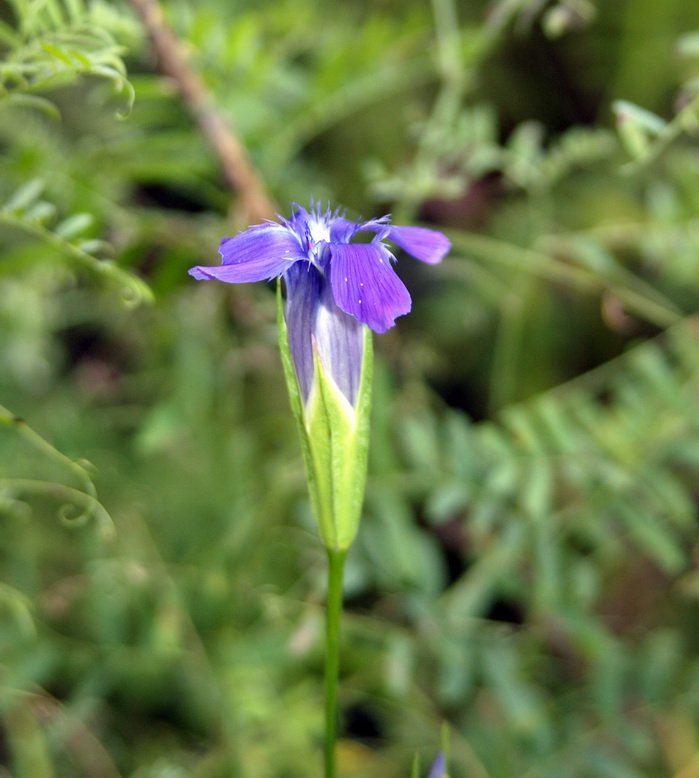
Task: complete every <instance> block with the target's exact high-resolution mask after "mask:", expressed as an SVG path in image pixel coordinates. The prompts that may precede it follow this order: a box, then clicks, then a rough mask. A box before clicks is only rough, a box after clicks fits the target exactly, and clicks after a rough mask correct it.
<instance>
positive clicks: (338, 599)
mask: <svg viewBox="0 0 699 778" xmlns="http://www.w3.org/2000/svg"><path fill="white" fill-rule="evenodd" d="M346 557H347V551H346V550H344V551H337V550H335V549H332V548H328V599H327V606H326V617H325V618H326V622H325V636H326V644H325V778H335V774H336V773H335V742H336V740H337V718H338V715H337V687H338V681H339V674H340V617H341V615H342V576H343V571H344V567H345V558H346Z"/></svg>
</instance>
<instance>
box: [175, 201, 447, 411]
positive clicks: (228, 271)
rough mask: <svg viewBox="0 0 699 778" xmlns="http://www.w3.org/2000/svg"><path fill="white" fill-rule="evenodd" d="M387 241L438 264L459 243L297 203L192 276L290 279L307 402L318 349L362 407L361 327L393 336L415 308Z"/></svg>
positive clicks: (291, 321)
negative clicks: (359, 239) (367, 236)
mask: <svg viewBox="0 0 699 778" xmlns="http://www.w3.org/2000/svg"><path fill="white" fill-rule="evenodd" d="M360 232H364V233H374V234H373V237H372V238H371V240H370V241H369V242H363V243H353V242H352V240H353V239H354V238H355V236H356V235H357V234H358V233H360ZM386 240H390V241H392V242H393V243H395V244H396V246H398V247H399V248H401V249H403V250H404V251H406V252H407V253H408V254H412V256H414V257H415V258H416V259H419V260H422V261H423V262H427V263H430V264H434V263H436V262H439V261H441V259H442V257H444V255H445V254H446V253H447V251H448V250H449V248H450V245H451V244H450V242H449V240H448V239H447V238H446V237H445V236H444V235H442V233H440V232H437V231H435V230H429V229H426V228H424V227H394V226H393V225H392V224H391V223H390V217H389V216H383V217H381V218H379V219H370V220H369V221H365V222H352V221H349V220H348V219H345V217H344V215H342V214H340V213H339V212H338V211H335V212H334V213H331V212H330V210H327V211H325V212H324V213H323V212H321V210H320V208H319V207H318V206H315V207H313V206H312V207H311V210H310V212H309V211H306V210H305V208H302V207H301V206H300V205H296V206H295V210H294V213H293V215H292V217H291V218H290V219H282V223H281V224H278V223H276V222H266V223H264V224H259V225H256V226H254V227H250V228H249V229H247V230H245V232H242V233H241V234H239V235H236V236H235V237H233V238H224V239H223V240H222V241H221V246H220V248H219V252H220V254H221V256H222V258H223V262H222V264H221V265H220V266H217V267H202V266H197V267H193V268H192V269H191V270H190V271H189V272H190V273H191V275H193V276H194V277H195V278H197V279H209V278H213V279H218V280H219V281H226V282H228V283H245V282H248V281H262V280H270V279H272V278H275V277H278V276H283V278H284V281H285V282H286V288H287V302H286V313H285V318H286V323H287V328H288V333H289V346H290V349H291V355H292V358H293V361H294V366H295V369H296V375H297V377H298V381H299V386H300V388H301V392H302V394H303V398H304V401H306V400H308V397H309V394H310V392H311V387H312V385H313V376H314V349H315V350H316V351H317V354H318V356H319V358H320V361H321V363H322V364H323V366H324V367H325V369H326V370H327V372H328V373H329V374H330V375H332V377H333V379H334V380H335V383H336V384H337V386H338V388H339V389H340V391H341V392H342V393H343V394H344V396H345V397H346V398H347V400H348V401H349V402H350V404H351V405H352V406H354V404H355V400H356V398H357V391H358V388H359V381H360V378H361V364H362V353H363V342H364V338H363V332H362V326H361V325H362V324H366V325H368V326H369V327H370V328H371V329H372V330H374V332H379V333H381V332H385V331H386V330H387V329H389V328H390V327H392V326H393V325H394V324H395V320H396V317H398V316H402V315H403V314H406V313H409V311H410V307H411V300H410V294H409V293H408V290H407V289H406V288H405V286H404V284H403V282H402V281H401V280H400V279H399V278H398V276H397V275H396V274H395V272H394V270H393V267H392V262H393V261H395V257H394V256H393V254H392V253H391V251H390V250H389V248H388V246H387V245H386V244H385V243H384V241H386Z"/></svg>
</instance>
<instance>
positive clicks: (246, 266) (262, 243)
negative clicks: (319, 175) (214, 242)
mask: <svg viewBox="0 0 699 778" xmlns="http://www.w3.org/2000/svg"><path fill="white" fill-rule="evenodd" d="M219 253H220V254H221V256H222V257H223V264H222V265H220V266H217V267H205V266H201V265H198V266H197V267H193V268H192V269H191V270H190V271H189V273H190V275H192V276H194V278H198V279H200V280H201V279H208V278H215V279H217V280H219V281H226V282H227V283H229V284H240V283H246V282H248V281H266V280H269V279H270V278H274V277H275V276H278V275H281V274H282V273H283V272H284V271H285V270H287V269H288V268H289V267H290V266H291V265H292V264H293V263H294V262H298V261H299V260H301V259H304V260H307V259H308V257H307V256H306V255H305V254H304V252H303V250H302V248H301V244H300V243H299V241H298V238H297V237H296V236H295V235H294V233H293V232H290V231H289V230H288V229H287V228H286V227H283V226H282V225H281V224H260V225H257V226H255V227H250V229H248V230H245V232H241V233H240V235H236V236H235V237H234V238H224V239H223V240H222V241H221V245H220V247H219Z"/></svg>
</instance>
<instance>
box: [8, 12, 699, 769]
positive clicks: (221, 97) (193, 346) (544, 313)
mask: <svg viewBox="0 0 699 778" xmlns="http://www.w3.org/2000/svg"><path fill="white" fill-rule="evenodd" d="M462 6H463V7H462ZM164 10H165V12H166V17H167V18H168V19H169V21H170V22H171V23H172V25H173V28H174V30H175V31H176V33H177V34H178V35H179V36H180V38H181V39H182V40H183V41H184V42H185V48H186V51H187V53H188V56H189V62H190V65H191V67H193V68H194V69H196V71H197V72H198V73H200V75H201V76H202V79H203V82H204V84H205V85H206V87H207V89H209V90H210V92H211V101H212V104H213V105H215V106H216V108H217V109H218V110H220V111H221V113H222V115H223V116H224V117H225V118H226V120H227V121H228V122H229V123H230V125H231V126H232V127H233V128H234V129H235V131H236V132H237V133H238V135H239V137H240V138H241V139H242V141H243V142H244V144H245V146H246V148H247V149H248V150H249V152H250V157H251V159H252V161H253V163H254V165H255V167H256V169H257V170H258V172H259V173H260V175H261V177H262V179H263V180H264V181H265V183H266V185H267V186H268V187H269V189H270V192H271V193H272V194H273V196H274V197H275V198H276V199H277V201H278V202H280V203H282V205H280V209H281V210H282V211H284V212H286V211H287V210H288V209H287V206H286V203H287V201H289V200H294V201H298V202H301V203H307V202H308V200H309V199H310V197H311V196H314V197H316V198H318V199H320V200H323V201H324V200H325V199H329V200H331V202H332V203H333V204H344V205H346V206H347V207H348V208H349V209H350V213H351V215H352V216H356V215H358V214H360V213H361V214H363V215H364V216H365V217H369V216H372V215H380V214H382V213H384V212H387V211H392V212H393V213H394V214H395V217H396V218H395V220H396V222H399V223H408V222H410V221H416V222H417V221H421V222H425V223H433V224H437V225H439V226H440V228H443V229H444V230H445V231H446V232H447V233H448V234H449V236H450V237H451V239H452V241H453V246H454V249H453V251H452V253H451V255H450V256H449V257H448V258H447V259H446V260H445V261H444V263H443V264H442V265H440V266H438V267H434V268H431V267H430V268H427V267H423V266H419V265H418V263H412V264H409V263H400V264H399V266H398V270H399V272H400V273H401V274H405V279H406V282H407V283H408V284H409V286H410V288H411V290H412V291H413V293H414V295H413V296H414V311H413V314H411V316H410V317H407V318H405V319H402V320H399V323H398V326H397V328H396V329H395V330H392V331H390V332H389V333H387V334H386V335H385V336H382V337H380V338H376V339H375V349H376V352H377V356H376V379H375V391H376V397H375V404H374V423H373V427H372V448H371V452H370V460H371V464H370V476H369V485H368V492H367V500H366V509H365V517H364V520H363V524H362V527H361V529H360V533H359V538H358V540H357V543H356V545H355V547H354V548H353V550H352V552H351V554H350V556H349V559H348V576H347V589H346V599H347V606H348V614H347V618H346V620H345V644H344V656H343V673H344V677H343V686H342V690H341V695H342V699H341V702H342V707H343V710H344V712H345V738H344V740H343V742H342V745H341V754H340V761H341V763H342V764H343V765H344V773H343V775H347V776H362V778H372V776H377V778H378V777H380V778H387V777H388V778H392V777H393V776H395V777H396V778H398V777H399V776H407V775H410V774H411V765H414V764H417V762H416V761H414V760H415V754H416V752H419V754H420V755H421V759H420V764H421V765H423V767H424V766H425V765H428V764H430V763H431V761H432V759H433V758H434V754H435V753H436V751H437V750H438V749H439V748H440V747H441V746H442V744H443V737H442V727H443V725H444V724H445V723H446V727H447V729H448V743H449V752H450V753H449V757H450V765H451V774H452V775H453V776H459V777H461V776H463V777H464V778H466V777H467V776H468V778H581V777H582V776H585V778H587V777H588V776H589V777H590V778H607V777H609V778H647V777H648V778H650V776H653V777H655V776H678V778H679V776H682V778H685V776H687V778H688V777H689V776H690V775H693V772H692V770H695V769H696V753H697V749H699V729H698V728H697V724H696V722H697V720H698V719H697V716H699V703H698V701H699V663H698V661H697V656H698V655H699V654H698V648H699V644H698V642H697V637H696V636H697V634H699V633H698V632H697V629H698V628H699V609H698V607H697V599H698V597H699V578H698V577H697V573H696V570H695V569H694V568H695V563H696V558H697V550H698V548H699V546H698V545H697V508H696V506H697V499H698V498H699V489H698V488H697V484H698V483H699V410H697V409H698V408H699V382H698V376H699V373H698V366H699V325H698V323H697V319H696V316H695V311H696V310H697V308H698V307H699V231H698V228H697V224H698V222H697V210H698V208H699V185H698V184H697V181H699V175H698V174H699V153H698V151H697V145H696V140H695V136H696V130H697V94H699V93H698V91H697V85H698V83H699V81H698V79H699V69H698V63H699V58H698V57H697V50H698V46H697V35H698V33H697V32H696V30H698V29H699V10H697V6H696V4H695V3H691V2H688V0H687V1H685V0H674V1H673V2H665V3H657V2H650V0H644V1H643V2H638V3H632V2H627V3H592V2H588V1H587V0H565V1H562V2H546V3H544V2H539V1H538V0H509V1H508V0H500V2H497V3H495V4H486V3H481V2H476V0H473V2H468V3H463V4H456V3H451V2H449V1H448V0H435V1H434V2H433V3H432V4H427V3H422V2H419V1H418V0H414V1H413V0H411V1H410V2H397V1H393V0H385V1H384V2H380V3H378V2H377V3H374V2H361V3H345V4H337V5H336V7H334V8H333V10H332V11H331V12H329V11H328V7H327V5H326V4H323V3H321V2H318V1H316V0H313V1H312V2H304V3H299V2H286V0H266V1H265V2H263V3H258V2H236V3H223V2H207V3H194V2H190V3H187V2H176V1H175V0H169V1H168V2H167V3H165V8H164ZM148 45H149V44H148V39H147V36H146V35H144V34H143V32H142V31H141V28H140V24H139V22H138V20H137V19H136V18H135V16H133V15H132V12H131V10H130V7H128V6H126V5H121V4H118V3H116V2H114V3H97V2H95V3H92V2H91V3H87V2H83V0H70V1H69V0H62V1H60V0H44V1H43V2H33V1H32V2H29V0H23V1H22V2H20V0H13V2H12V3H10V4H9V5H6V6H3V7H2V8H1V9H0V52H1V58H0V403H1V404H2V405H1V406H0V538H2V542H1V543H0V672H1V674H2V683H1V684H0V687H1V689H0V717H1V720H2V725H1V728H0V729H1V740H2V749H1V751H2V756H1V757H0V773H2V774H3V775H4V774H5V773H6V774H7V775H10V776H12V778H97V777H98V776H99V778H113V777H116V776H123V777H124V778H125V777H126V776H133V778H179V777H180V776H182V777H184V776H187V778H189V777H190V776H192V777H194V778H227V776H231V777H232V776H235V777H236V778H287V777H288V778H295V777H296V776H319V775H320V774H321V757H320V742H321V733H322V727H323V722H322V677H321V673H322V649H323V646H322V615H323V602H324V592H323V586H324V584H323V581H324V570H325V568H324V556H323V553H322V552H321V549H320V546H319V543H318V541H317V539H316V534H315V528H314V526H313V522H312V518H311V516H310V510H309V507H308V503H307V497H306V492H305V484H304V476H303V469H302V463H301V457H300V449H299V446H298V442H297V440H296V431H295V429H294V422H293V419H292V416H291V413H290V411H289V410H288V400H287V398H286V395H285V389H284V384H283V377H282V371H281V366H280V363H279V355H278V349H277V344H276V329H275V310H274V308H275V306H274V295H273V289H270V288H267V287H265V285H263V284H260V285H256V286H250V287H231V288H228V287H224V286H223V285H221V286H218V285H215V284H205V283H201V284H200V283H196V282H194V281H192V280H191V279H190V278H189V277H188V276H187V275H186V270H187V268H189V267H191V266H192V265H195V264H211V263H212V262H214V261H215V258H216V248H217V245H218V241H219V240H220V238H221V237H222V236H224V235H229V234H233V233H234V232H235V231H236V230H237V229H239V228H240V227H244V226H246V225H245V224H238V223H236V222H235V221H234V216H230V217H229V215H228V214H229V212H230V213H231V214H234V213H235V210H234V209H231V207H230V206H231V199H233V200H234V204H235V198H231V195H230V193H229V192H228V191H227V190H226V187H225V184H224V181H223V178H222V176H221V172H220V166H219V161H218V160H217V159H216V157H215V154H214V152H212V151H211V150H210V148H209V147H208V145H207V143H206V140H205V139H204V138H203V136H202V135H201V134H200V132H199V130H198V127H197V125H196V122H195V121H194V120H193V119H192V117H191V115H190V113H189V111H188V108H187V105H186V104H185V102H184V101H183V100H182V98H181V96H180V94H179V93H178V91H177V89H176V87H175V85H174V84H173V82H172V81H171V80H169V79H164V78H162V77H161V76H160V75H158V73H157V72H156V70H155V67H156V65H155V62H154V60H153V57H152V56H151V53H150V51H149V49H148ZM127 73H128V74H127ZM416 769H417V768H413V774H414V775H415V774H417V773H416ZM422 773H424V769H423V770H422Z"/></svg>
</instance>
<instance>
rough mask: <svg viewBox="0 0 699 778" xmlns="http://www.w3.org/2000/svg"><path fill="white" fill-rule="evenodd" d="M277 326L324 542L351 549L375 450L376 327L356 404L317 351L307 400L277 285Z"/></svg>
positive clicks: (368, 338) (368, 342)
mask: <svg viewBox="0 0 699 778" xmlns="http://www.w3.org/2000/svg"><path fill="white" fill-rule="evenodd" d="M277 324H278V328H279V344H280V348H281V355H282V364H283V367H284V375H285V377H286V383H287V387H288V390H289V397H290V400H291V407H292V410H293V412H294V415H295V417H296V420H297V422H298V427H299V433H300V436H301V446H302V449H303V455H304V461H305V465H306V477H307V479H308V489H309V493H310V497H311V505H312V507H313V512H314V514H315V517H316V520H317V522H318V530H319V533H320V537H321V540H322V541H323V543H324V545H325V546H326V547H327V548H329V549H332V550H334V551H344V550H347V549H348V548H349V547H350V545H351V543H352V541H353V540H354V538H355V536H356V534H357V530H358V528H359V519H360V517H361V511H362V502H363V500H364V487H365V483H366V470H367V453H368V448H369V416H370V408H371V383H372V367H373V353H372V340H371V330H369V328H368V327H365V328H364V352H363V359H362V377H361V383H360V387H359V392H358V395H357V402H356V406H355V407H353V406H352V405H351V404H350V403H349V401H348V400H347V398H346V397H345V396H344V395H343V394H342V392H341V391H340V390H339V388H338V387H337V384H336V383H335V381H334V380H333V378H332V376H331V375H329V374H328V372H327V370H326V369H325V367H324V365H323V364H322V362H321V360H320V358H319V356H318V353H317V352H315V375H314V381H313V388H312V389H311V392H310V396H309V397H308V400H307V402H306V403H304V402H303V398H302V396H301V392H300V389H299V385H298V381H297V378H296V372H295V370H294V365H293V360H292V357H291V351H290V348H289V338H288V333H287V327H286V320H285V317H284V306H283V301H282V296H281V284H279V285H278V287H277Z"/></svg>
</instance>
